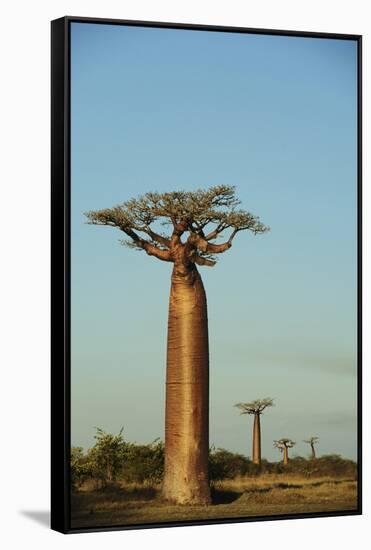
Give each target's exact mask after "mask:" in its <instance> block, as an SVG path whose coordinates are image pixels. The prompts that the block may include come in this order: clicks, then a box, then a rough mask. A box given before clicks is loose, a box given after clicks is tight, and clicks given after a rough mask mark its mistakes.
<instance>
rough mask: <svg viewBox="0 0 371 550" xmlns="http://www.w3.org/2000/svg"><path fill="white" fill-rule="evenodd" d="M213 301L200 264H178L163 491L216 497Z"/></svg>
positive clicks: (189, 497)
mask: <svg viewBox="0 0 371 550" xmlns="http://www.w3.org/2000/svg"><path fill="white" fill-rule="evenodd" d="M208 455H209V345H208V327H207V305H206V296H205V291H204V287H203V284H202V280H201V277H200V275H199V273H198V271H197V269H196V267H195V266H192V268H191V269H190V270H189V271H187V272H186V273H182V274H179V273H177V271H176V269H174V272H173V275H172V284H171V292H170V304H169V324H168V344H167V373H166V414H165V474H164V483H163V497H164V498H165V499H166V500H169V501H172V502H176V503H178V504H190V503H194V504H196V503H197V504H208V503H210V488H209V479H208Z"/></svg>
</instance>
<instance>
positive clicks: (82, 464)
mask: <svg viewBox="0 0 371 550" xmlns="http://www.w3.org/2000/svg"><path fill="white" fill-rule="evenodd" d="M70 464H71V470H70V472H71V485H72V488H73V489H78V488H79V487H81V485H82V484H83V483H84V481H86V480H87V479H89V478H90V477H91V475H92V472H91V465H90V463H89V461H88V457H87V456H86V455H84V451H83V449H82V447H72V448H71V462H70Z"/></svg>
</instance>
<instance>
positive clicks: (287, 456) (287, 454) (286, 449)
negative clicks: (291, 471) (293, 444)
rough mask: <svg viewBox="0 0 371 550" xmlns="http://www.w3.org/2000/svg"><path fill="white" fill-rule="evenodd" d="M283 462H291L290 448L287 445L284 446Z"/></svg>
mask: <svg viewBox="0 0 371 550" xmlns="http://www.w3.org/2000/svg"><path fill="white" fill-rule="evenodd" d="M283 463H284V464H288V463H289V450H288V448H287V447H284V448H283Z"/></svg>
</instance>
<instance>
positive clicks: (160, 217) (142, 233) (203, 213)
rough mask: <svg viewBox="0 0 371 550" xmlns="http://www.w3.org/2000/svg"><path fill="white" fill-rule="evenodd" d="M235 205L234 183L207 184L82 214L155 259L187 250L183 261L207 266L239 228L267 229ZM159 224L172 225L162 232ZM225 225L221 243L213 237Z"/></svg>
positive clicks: (169, 259)
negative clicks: (118, 232)
mask: <svg viewBox="0 0 371 550" xmlns="http://www.w3.org/2000/svg"><path fill="white" fill-rule="evenodd" d="M239 205H240V201H239V199H238V198H237V197H236V196H235V188H234V187H232V186H227V185H218V186H215V187H211V188H209V189H206V190H204V189H198V190H196V191H174V192H167V193H146V194H145V195H143V196H141V197H138V198H133V199H130V200H128V201H126V202H124V203H122V204H120V205H118V206H115V207H113V208H106V209H103V210H97V211H90V212H87V213H86V214H85V215H86V216H87V218H88V220H89V222H88V223H91V224H95V225H107V226H111V227H117V228H118V229H120V230H121V231H123V232H124V233H125V234H126V235H127V236H128V237H129V239H128V240H125V241H123V242H122V244H125V245H126V246H129V247H131V248H135V249H138V250H144V251H145V252H146V253H147V254H148V255H150V256H154V257H156V258H158V259H159V260H163V261H167V262H174V263H177V260H178V261H179V260H180V259H182V260H183V262H184V260H185V258H184V256H186V263H189V262H190V263H193V264H198V265H202V266H210V267H211V266H214V265H215V263H216V257H215V255H216V254H219V253H222V252H225V251H226V250H228V249H229V248H230V247H231V246H232V241H233V239H234V237H235V236H236V234H237V233H238V232H240V231H244V230H249V231H251V232H253V233H254V234H258V233H264V232H266V231H267V230H268V229H269V228H268V227H266V226H265V225H264V224H263V223H261V222H260V220H259V218H258V217H257V216H254V215H253V214H251V213H250V212H247V211H246V210H242V209H240V208H239ZM158 226H165V227H166V226H170V227H171V229H170V231H169V232H168V233H167V234H166V233H164V232H162V231H161V229H160V230H158V229H157V227H158ZM227 230H229V236H228V239H227V240H226V241H225V242H224V243H220V244H216V243H215V242H213V241H215V240H216V239H217V238H218V237H219V235H221V234H222V233H224V232H225V231H227ZM185 234H186V237H183V239H184V240H182V236H183V235H185ZM180 248H181V249H182V250H183V254H181V255H180V254H179V249H180ZM179 256H182V258H180V257H179Z"/></svg>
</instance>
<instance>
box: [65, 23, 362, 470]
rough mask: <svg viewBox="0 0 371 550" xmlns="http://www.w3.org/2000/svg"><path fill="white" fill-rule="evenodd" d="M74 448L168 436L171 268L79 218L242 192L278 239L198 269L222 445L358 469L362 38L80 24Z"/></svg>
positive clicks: (214, 425) (257, 242) (75, 46)
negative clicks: (151, 202) (254, 403)
mask: <svg viewBox="0 0 371 550" xmlns="http://www.w3.org/2000/svg"><path fill="white" fill-rule="evenodd" d="M71 46H72V57H71V62H72V67H71V82H72V96H71V111H72V113H71V114H72V135H71V145H72V147H71V149H72V151H71V156H72V327H71V328H72V444H78V445H82V446H84V447H89V446H90V445H92V443H93V435H94V426H99V427H101V428H103V429H106V430H108V431H112V432H117V431H118V430H119V429H120V427H121V426H124V433H125V435H126V437H127V438H128V439H129V440H131V441H138V442H149V441H151V440H153V439H155V438H156V437H161V438H162V437H163V430H164V387H165V386H164V380H165V362H166V329H167V307H168V304H167V300H168V294H169V287H170V274H171V265H170V264H167V263H163V262H160V261H158V260H155V259H153V258H150V257H148V256H146V255H145V254H144V253H141V252H137V251H134V250H129V249H126V248H124V247H122V246H120V244H119V242H118V240H119V239H120V238H122V237H123V235H122V234H120V232H119V231H117V230H114V229H112V228H108V227H107V228H102V227H96V226H90V225H87V224H85V220H84V216H83V212H85V211H88V210H94V209H100V208H105V207H110V206H114V205H116V204H118V203H121V202H123V201H125V200H127V199H129V198H131V197H132V196H137V195H140V194H143V193H145V192H147V191H159V192H161V191H172V190H178V189H185V190H187V189H189V190H191V189H196V188H200V187H205V188H206V187H210V186H212V185H216V184H228V185H235V186H236V189H237V194H238V196H239V198H240V199H241V201H242V204H243V207H244V208H245V209H247V210H249V211H251V212H253V213H254V214H257V215H259V216H260V217H261V219H262V221H263V222H264V223H266V224H267V225H269V226H270V227H271V232H270V233H268V234H265V235H261V236H256V237H255V236H253V235H251V234H247V233H241V234H239V235H238V237H237V238H236V239H235V244H234V246H233V248H232V249H231V250H230V251H229V252H227V253H225V254H223V255H222V256H221V257H220V261H219V263H218V265H217V266H216V267H215V268H212V269H211V268H201V270H202V277H203V280H204V284H205V287H206V292H207V297H208V307H209V335H210V377H211V387H210V407H211V408H210V443H213V444H215V445H216V446H218V447H219V446H220V447H225V448H228V449H231V450H233V451H238V452H241V453H244V454H247V455H249V454H250V453H251V447H250V439H251V438H250V432H251V428H252V426H251V419H249V418H247V417H246V416H240V415H239V413H238V411H237V409H235V408H233V405H234V403H236V402H239V401H249V400H252V399H255V398H258V397H266V396H270V397H273V398H275V402H276V406H275V408H274V409H271V410H269V411H268V412H267V413H266V415H265V416H264V418H263V420H262V443H263V455H264V456H266V457H267V458H269V459H276V460H278V459H279V458H280V455H279V453H278V452H277V450H275V449H273V447H272V442H273V439H278V438H280V437H284V436H285V437H290V438H292V439H294V440H297V441H298V445H297V447H296V448H295V449H294V454H295V452H296V453H297V454H301V455H303V454H304V455H305V454H307V453H308V450H309V448H307V446H305V444H304V443H300V441H301V440H303V439H305V438H307V437H308V436H310V435H318V436H319V437H320V444H319V447H318V448H319V452H320V453H323V454H324V453H332V452H334V453H341V454H343V455H345V456H348V457H351V458H355V456H356V433H355V432H356V320H357V317H356V181H357V166H356V160H357V159H356V146H357V142H356V137H357V135H356V42H354V41H346V40H330V39H315V38H298V37H281V36H264V35H253V34H234V33H233V34H229V33H212V32H206V31H191V30H187V31H185V30H183V31H180V30H172V29H155V28H153V29H151V28H136V27H124V26H112V25H94V24H81V23H73V24H72V38H71Z"/></svg>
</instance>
